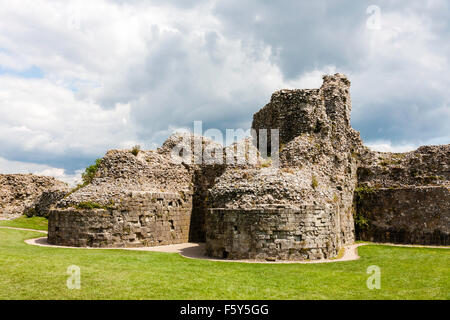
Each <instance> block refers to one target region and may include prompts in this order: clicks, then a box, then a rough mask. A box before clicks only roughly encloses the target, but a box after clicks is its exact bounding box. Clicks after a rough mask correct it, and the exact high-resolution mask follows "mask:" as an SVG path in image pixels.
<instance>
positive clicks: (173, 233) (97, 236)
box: [48, 191, 192, 247]
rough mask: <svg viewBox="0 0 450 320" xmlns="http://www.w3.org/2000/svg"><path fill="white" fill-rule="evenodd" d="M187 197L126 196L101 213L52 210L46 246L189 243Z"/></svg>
mask: <svg viewBox="0 0 450 320" xmlns="http://www.w3.org/2000/svg"><path fill="white" fill-rule="evenodd" d="M191 212H192V201H191V198H190V197H184V195H183V194H180V193H167V192H165V193H152V192H136V191H132V192H129V193H128V194H126V195H125V196H124V198H123V199H122V201H121V202H120V203H119V204H117V205H115V206H111V207H108V208H100V209H85V210H80V209H75V208H67V209H55V210H53V211H52V212H51V214H50V218H49V230H48V231H49V234H48V242H49V243H51V244H57V245H64V246H75V247H85V246H89V247H142V246H158V245H168V244H177V243H185V242H188V240H189V227H190V220H191V219H190V218H191Z"/></svg>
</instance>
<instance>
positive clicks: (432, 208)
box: [356, 186, 450, 245]
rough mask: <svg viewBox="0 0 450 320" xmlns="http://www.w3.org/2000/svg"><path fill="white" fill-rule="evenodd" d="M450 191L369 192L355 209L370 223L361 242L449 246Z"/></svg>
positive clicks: (360, 231) (433, 188)
mask: <svg viewBox="0 0 450 320" xmlns="http://www.w3.org/2000/svg"><path fill="white" fill-rule="evenodd" d="M449 200H450V188H449V187H439V186H423V187H403V188H398V189H392V188H391V189H388V188H381V189H376V190H371V191H367V192H365V193H364V195H363V196H362V197H361V199H360V200H359V201H358V202H357V203H356V210H357V211H358V214H359V215H362V216H363V217H364V219H366V221H367V225H364V226H362V227H360V228H358V230H357V236H358V238H359V239H362V240H368V241H374V242H392V243H411V244H425V245H450V201H449Z"/></svg>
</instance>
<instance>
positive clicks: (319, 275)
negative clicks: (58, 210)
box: [0, 229, 450, 299]
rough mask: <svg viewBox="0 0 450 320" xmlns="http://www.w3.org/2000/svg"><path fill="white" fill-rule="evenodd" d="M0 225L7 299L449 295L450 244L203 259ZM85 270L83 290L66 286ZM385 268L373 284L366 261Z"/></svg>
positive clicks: (2, 287) (1, 288) (0, 285)
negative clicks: (44, 239)
mask: <svg viewBox="0 0 450 320" xmlns="http://www.w3.org/2000/svg"><path fill="white" fill-rule="evenodd" d="M40 236H42V234H39V233H36V232H31V231H19V230H11V229H0V270H1V272H0V299H449V298H450V269H449V266H450V250H448V249H423V248H400V247H389V246H379V245H369V246H363V247H361V248H359V254H360V256H361V259H360V260H357V261H349V262H336V263H328V264H310V265H305V264H303V265H300V264H297V265H293V264H290V265H289V264H286V265H280V264H277V265H274V264H272V265H270V264H245V263H225V262H213V261H201V260H192V259H187V258H183V257H181V256H180V255H178V254H171V253H156V252H139V251H125V250H88V249H60V248H44V247H36V246H31V245H27V244H25V243H24V242H23V241H24V240H25V239H28V238H34V237H40ZM70 265H77V266H79V267H80V268H81V290H69V289H67V286H66V281H67V278H68V277H69V276H68V275H67V274H66V271H67V267H68V266H70ZM371 265H377V266H379V267H380V268H381V289H380V290H369V289H367V287H366V280H367V278H368V277H369V275H368V274H367V273H366V270H367V267H368V266H371Z"/></svg>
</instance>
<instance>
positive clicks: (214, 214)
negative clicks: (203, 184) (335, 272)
mask: <svg viewBox="0 0 450 320" xmlns="http://www.w3.org/2000/svg"><path fill="white" fill-rule="evenodd" d="M336 216H337V215H336V214H335V212H334V210H333V209H325V208H322V207H318V206H301V207H298V208H263V209H248V210H245V209H238V210H236V209H211V210H209V212H208V214H207V216H206V230H207V232H206V254H207V255H208V256H211V257H217V258H226V259H258V260H269V261H273V260H305V259H311V260H312V259H323V258H331V257H334V256H336V255H337V253H338V251H339V240H338V235H337V232H336V230H337V229H338V228H337V227H336V226H337V221H336V220H335V219H336Z"/></svg>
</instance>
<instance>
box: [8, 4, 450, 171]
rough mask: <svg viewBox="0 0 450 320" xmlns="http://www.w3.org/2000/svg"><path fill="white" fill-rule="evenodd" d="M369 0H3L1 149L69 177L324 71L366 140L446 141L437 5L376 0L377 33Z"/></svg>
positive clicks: (237, 121)
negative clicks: (341, 86)
mask: <svg viewBox="0 0 450 320" xmlns="http://www.w3.org/2000/svg"><path fill="white" fill-rule="evenodd" d="M372 4H373V1H357V2H355V1H350V0H342V1H335V2H334V1H333V2H330V1H321V0H319V1H314V2H306V1H302V2H300V1H283V0H282V1H277V2H276V3H275V2H268V1H264V2H262V1H256V0H249V1H246V2H242V1H239V2H238V1H236V0H227V1H220V2H219V1H213V0H201V1H193V0H192V1H190V0H189V1H184V0H183V1H182V0H171V1H160V0H153V1H140V0H135V1H120V0H116V1H113V0H110V1H106V0H99V1H80V0H70V1H64V2H61V1H51V0H22V1H14V2H11V1H6V0H0V8H1V9H2V10H0V119H1V120H0V156H2V157H4V158H5V159H8V160H11V161H12V160H15V161H21V162H26V163H28V162H29V163H38V164H46V165H48V166H50V167H52V168H64V169H66V170H67V172H69V173H70V174H72V173H73V172H75V170H78V169H81V168H84V167H86V166H87V165H88V164H90V163H92V162H93V160H94V159H95V158H97V157H100V156H101V155H102V154H104V153H105V152H106V150H107V149H109V148H125V147H130V146H132V145H134V144H140V145H141V146H143V147H144V148H154V147H156V146H158V145H159V144H161V143H162V142H163V141H164V140H165V139H166V138H167V136H168V135H169V134H170V133H171V131H172V130H173V129H175V128H179V127H192V124H193V121H195V120H202V121H203V128H204V129H205V130H206V129H208V128H218V129H221V130H224V129H225V128H244V129H246V128H248V127H249V126H250V123H251V119H252V114H253V113H254V112H256V111H257V110H259V109H260V108H261V107H262V106H264V105H265V104H266V103H267V102H268V101H269V99H270V96H271V93H272V92H273V91H275V90H279V89H282V88H313V87H319V86H320V84H321V76H322V74H323V73H334V72H344V73H347V74H348V75H349V77H350V79H351V81H352V101H353V112H352V124H353V126H354V127H355V128H356V129H358V130H359V131H361V135H362V137H363V138H364V139H365V141H366V142H367V143H368V144H371V145H380V143H379V141H382V143H381V145H383V144H386V145H388V146H414V147H416V146H418V145H420V144H423V143H429V142H436V143H448V142H449V140H450V134H449V132H450V121H449V119H450V106H449V103H450V91H449V90H448V88H449V86H450V76H449V75H450V73H449V72H448V70H449V61H448V57H449V56H450V41H449V40H450V39H449V35H450V28H449V24H448V13H449V10H450V9H449V6H450V5H449V3H448V1H445V0H428V1H419V0H408V1H406V0H403V1H396V2H392V1H384V0H383V1H377V5H378V6H379V7H380V9H381V29H380V30H371V29H368V28H367V27H366V22H367V19H368V18H369V17H370V16H369V15H368V14H367V12H366V9H367V7H368V6H369V5H372ZM100 13H101V14H100ZM392 148H396V147H392Z"/></svg>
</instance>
